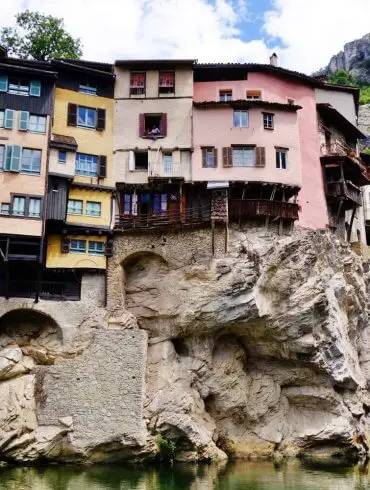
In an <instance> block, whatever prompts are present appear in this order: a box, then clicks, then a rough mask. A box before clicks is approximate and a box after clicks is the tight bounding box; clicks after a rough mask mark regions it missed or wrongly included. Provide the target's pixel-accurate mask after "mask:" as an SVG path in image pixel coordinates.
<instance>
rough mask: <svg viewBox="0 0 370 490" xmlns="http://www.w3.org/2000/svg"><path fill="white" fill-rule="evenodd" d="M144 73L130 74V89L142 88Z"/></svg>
mask: <svg viewBox="0 0 370 490" xmlns="http://www.w3.org/2000/svg"><path fill="white" fill-rule="evenodd" d="M144 85H145V73H131V87H144Z"/></svg>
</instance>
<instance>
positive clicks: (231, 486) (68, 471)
mask: <svg viewBox="0 0 370 490" xmlns="http://www.w3.org/2000/svg"><path fill="white" fill-rule="evenodd" d="M0 489H1V490H267V489H268V490H293V489H294V490H296V489H299V490H333V489H335V490H352V489H353V490H362V489H369V490H370V476H369V474H368V468H367V467H364V466H362V467H361V466H358V467H356V468H353V469H348V468H343V469H339V468H336V469H335V470H334V469H333V470H330V471H329V470H317V469H312V468H304V467H302V466H301V465H300V464H299V463H298V462H295V463H290V464H285V465H282V466H280V467H277V466H274V465H273V464H271V463H263V462H260V463H252V462H241V461H240V462H235V463H230V464H228V465H210V466H208V465H190V464H188V465H180V464H177V465H175V466H174V467H172V468H166V467H154V466H150V467H141V466H136V467H120V466H94V467H91V468H81V467H75V466H48V467H38V468H34V467H29V468H25V467H14V468H9V467H8V468H0Z"/></svg>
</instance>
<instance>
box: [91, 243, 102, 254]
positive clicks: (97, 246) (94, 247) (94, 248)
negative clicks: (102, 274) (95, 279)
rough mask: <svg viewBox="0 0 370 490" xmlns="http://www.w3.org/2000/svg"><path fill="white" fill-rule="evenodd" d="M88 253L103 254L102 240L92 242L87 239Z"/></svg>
mask: <svg viewBox="0 0 370 490" xmlns="http://www.w3.org/2000/svg"><path fill="white" fill-rule="evenodd" d="M89 254H90V255H104V242H94V241H92V240H89Z"/></svg>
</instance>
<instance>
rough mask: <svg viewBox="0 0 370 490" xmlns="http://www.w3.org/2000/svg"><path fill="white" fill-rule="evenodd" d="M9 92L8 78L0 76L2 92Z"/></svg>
mask: <svg viewBox="0 0 370 490" xmlns="http://www.w3.org/2000/svg"><path fill="white" fill-rule="evenodd" d="M7 91H8V77H7V76H6V75H0V92H7Z"/></svg>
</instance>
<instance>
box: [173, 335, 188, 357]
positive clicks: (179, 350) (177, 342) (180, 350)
mask: <svg viewBox="0 0 370 490" xmlns="http://www.w3.org/2000/svg"><path fill="white" fill-rule="evenodd" d="M172 343H173V346H174V348H175V351H176V354H177V355H178V356H183V357H187V356H188V355H189V349H188V347H187V345H186V343H185V340H184V339H180V338H176V339H172Z"/></svg>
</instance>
